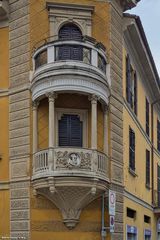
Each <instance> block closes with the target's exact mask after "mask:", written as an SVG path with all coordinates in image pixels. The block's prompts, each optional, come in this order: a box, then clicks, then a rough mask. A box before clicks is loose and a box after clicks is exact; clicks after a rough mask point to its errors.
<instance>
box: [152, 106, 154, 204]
mask: <svg viewBox="0 0 160 240" xmlns="http://www.w3.org/2000/svg"><path fill="white" fill-rule="evenodd" d="M153 106H154V102H153V103H151V144H152V145H151V161H152V163H151V164H152V205H154V133H153V132H154V126H153V125H154V119H153Z"/></svg>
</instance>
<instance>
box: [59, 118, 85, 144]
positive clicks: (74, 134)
mask: <svg viewBox="0 0 160 240" xmlns="http://www.w3.org/2000/svg"><path fill="white" fill-rule="evenodd" d="M82 127H83V125H82V122H81V121H80V118H79V116H78V115H70V114H64V115H63V116H62V117H61V119H60V120H59V122H58V132H59V146H73V147H82Z"/></svg>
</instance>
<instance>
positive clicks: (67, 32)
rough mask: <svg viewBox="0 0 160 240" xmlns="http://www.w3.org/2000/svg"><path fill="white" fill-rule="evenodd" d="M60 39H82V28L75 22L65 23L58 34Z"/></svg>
mask: <svg viewBox="0 0 160 240" xmlns="http://www.w3.org/2000/svg"><path fill="white" fill-rule="evenodd" d="M58 38H59V40H77V41H78V40H79V41H80V40H81V39H82V33H81V30H80V29H79V28H78V27H77V26H76V25H75V24H71V23H68V24H65V25H63V26H62V27H61V29H60V30H59V34H58Z"/></svg>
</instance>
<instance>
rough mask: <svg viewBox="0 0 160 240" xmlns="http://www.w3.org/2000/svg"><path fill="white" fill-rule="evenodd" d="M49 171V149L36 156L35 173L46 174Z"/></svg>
mask: <svg viewBox="0 0 160 240" xmlns="http://www.w3.org/2000/svg"><path fill="white" fill-rule="evenodd" d="M46 170H49V163H48V149H47V150H42V151H39V152H37V153H36V154H35V155H34V165H33V171H34V172H35V173H36V172H44V171H46Z"/></svg>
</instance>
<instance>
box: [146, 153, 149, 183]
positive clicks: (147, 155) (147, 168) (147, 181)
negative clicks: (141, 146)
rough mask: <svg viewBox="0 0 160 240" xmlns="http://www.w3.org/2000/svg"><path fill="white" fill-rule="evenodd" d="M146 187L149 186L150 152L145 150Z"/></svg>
mask: <svg viewBox="0 0 160 240" xmlns="http://www.w3.org/2000/svg"><path fill="white" fill-rule="evenodd" d="M146 185H147V186H150V151H148V150H147V149H146Z"/></svg>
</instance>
